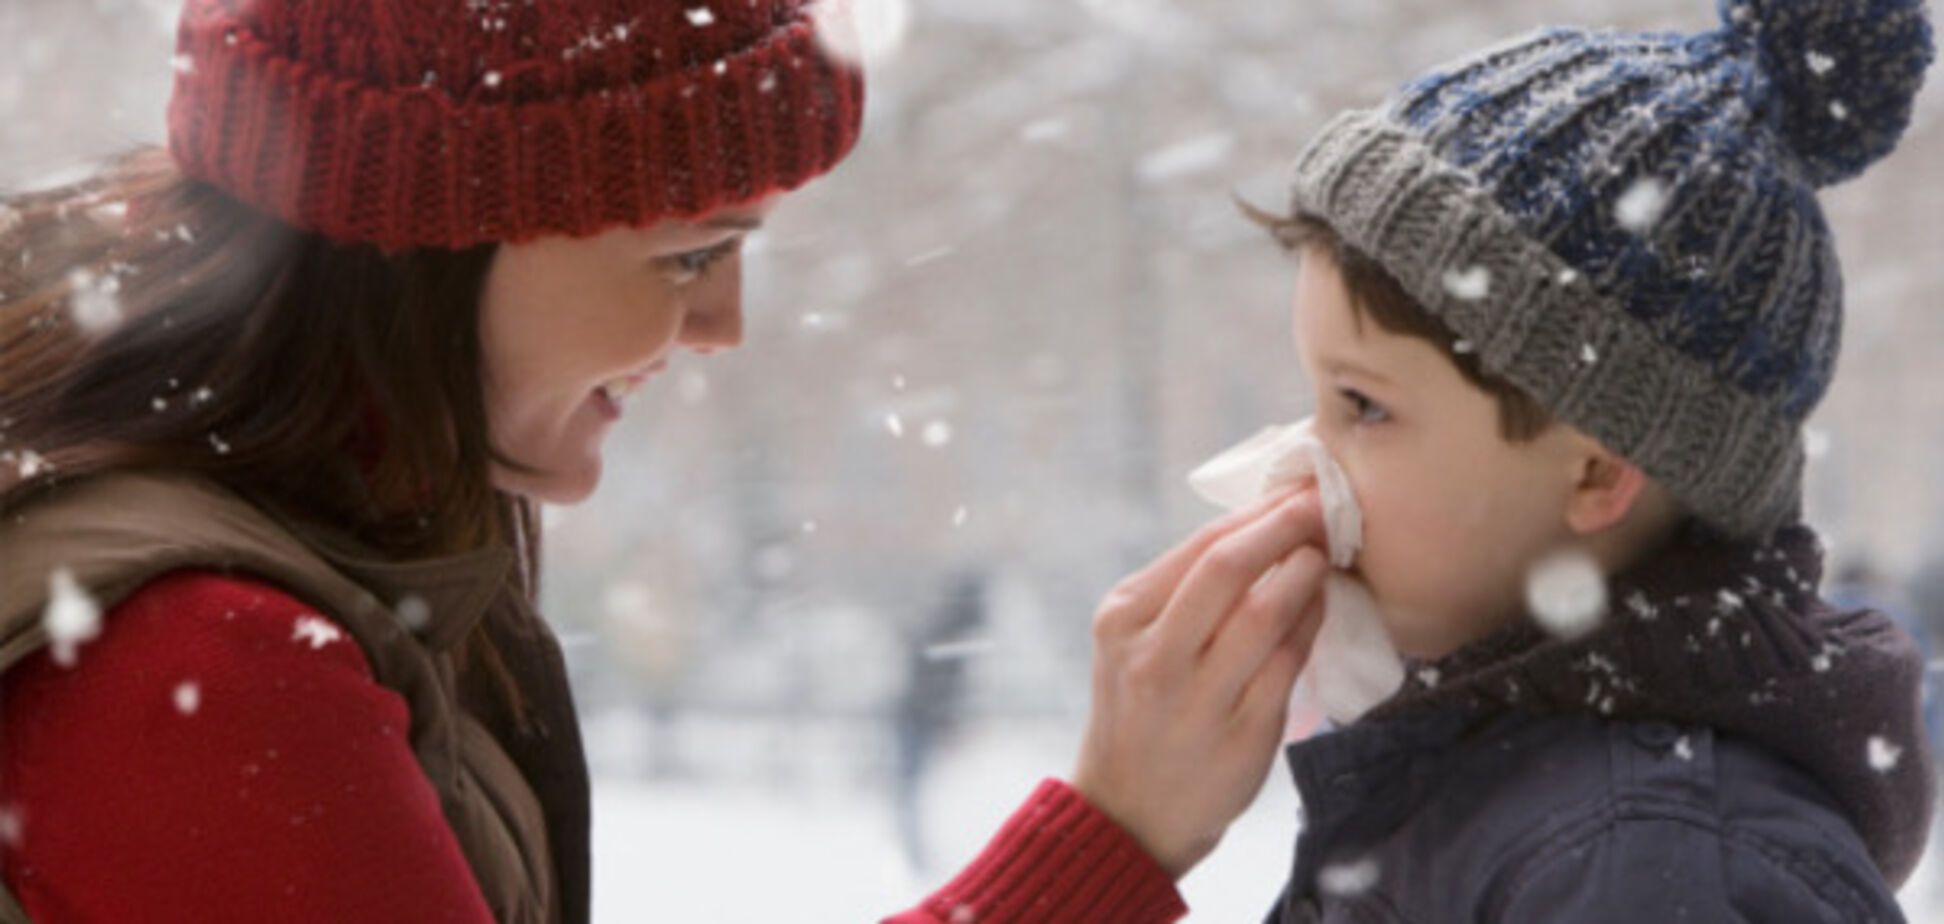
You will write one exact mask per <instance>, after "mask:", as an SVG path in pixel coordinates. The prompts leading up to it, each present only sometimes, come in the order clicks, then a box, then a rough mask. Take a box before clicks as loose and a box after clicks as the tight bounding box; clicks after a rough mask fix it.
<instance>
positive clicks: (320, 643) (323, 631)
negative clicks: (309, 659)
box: [290, 616, 344, 651]
mask: <svg viewBox="0 0 1944 924" xmlns="http://www.w3.org/2000/svg"><path fill="white" fill-rule="evenodd" d="M342 638H344V630H342V629H339V628H338V627H337V626H334V625H332V624H331V621H330V620H328V619H325V618H323V617H321V616H299V617H297V625H296V628H295V629H294V630H293V631H292V632H291V633H290V640H291V641H293V642H309V643H310V646H311V650H312V651H315V650H317V649H319V648H322V647H324V646H325V645H329V644H330V643H332V642H335V641H338V640H339V639H342Z"/></svg>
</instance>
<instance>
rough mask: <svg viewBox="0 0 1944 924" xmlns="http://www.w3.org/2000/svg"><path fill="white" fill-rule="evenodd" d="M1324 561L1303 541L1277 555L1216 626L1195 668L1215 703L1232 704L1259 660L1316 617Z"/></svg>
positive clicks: (1256, 670)
mask: <svg viewBox="0 0 1944 924" xmlns="http://www.w3.org/2000/svg"><path fill="white" fill-rule="evenodd" d="M1328 570H1329V562H1327V561H1325V560H1324V558H1323V553H1322V552H1321V551H1319V550H1318V549H1317V548H1316V547H1315V546H1303V547H1302V548H1299V549H1297V550H1296V551H1295V552H1293V553H1290V555H1289V556H1288V557H1286V558H1284V559H1283V560H1282V562H1281V563H1279V564H1278V565H1277V566H1276V570H1275V571H1273V572H1270V574H1269V576H1268V577H1266V578H1264V579H1263V580H1262V581H1261V582H1260V583H1258V584H1256V586H1255V587H1253V588H1251V589H1250V590H1249V592H1248V596H1247V597H1245V598H1244V599H1243V601H1242V603H1241V604H1240V605H1238V606H1237V607H1236V608H1235V612H1234V613H1232V614H1231V615H1230V616H1229V618H1228V619H1227V621H1225V622H1223V623H1222V625H1221V627H1220V628H1219V629H1217V630H1216V632H1215V637H1214V638H1213V639H1212V640H1210V642H1209V644H1208V650H1207V653H1206V654H1204V655H1203V656H1202V663H1201V665H1200V668H1199V673H1201V674H1203V675H1204V676H1205V677H1206V678H1207V679H1206V683H1207V684H1208V686H1207V692H1208V695H1210V696H1212V697H1214V702H1216V703H1220V704H1222V705H1223V706H1225V707H1227V706H1231V705H1232V704H1234V703H1235V702H1236V700H1237V699H1239V698H1240V697H1241V696H1242V690H1243V688H1245V687H1247V686H1248V685H1249V684H1250V683H1251V682H1252V681H1254V680H1255V678H1256V677H1257V675H1258V674H1259V673H1260V672H1261V670H1262V667H1263V664H1264V663H1265V662H1267V661H1268V660H1269V659H1270V657H1271V656H1272V655H1274V654H1275V653H1276V651H1277V650H1278V649H1279V648H1280V647H1282V645H1281V643H1282V642H1283V640H1285V639H1288V638H1290V637H1292V636H1294V635H1296V634H1298V633H1299V632H1301V631H1302V630H1305V629H1307V630H1308V631H1309V633H1310V635H1311V636H1313V635H1314V633H1315V626H1314V625H1308V626H1306V625H1304V622H1305V620H1308V621H1309V622H1311V623H1317V622H1321V620H1320V618H1318V617H1319V615H1320V614H1321V612H1322V608H1321V607H1320V606H1312V604H1313V603H1316V602H1318V601H1320V600H1321V599H1322V595H1323V579H1324V575H1325V574H1326V573H1327V572H1328Z"/></svg>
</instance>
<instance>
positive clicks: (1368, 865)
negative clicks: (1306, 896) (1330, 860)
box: [1316, 858, 1380, 897]
mask: <svg viewBox="0 0 1944 924" xmlns="http://www.w3.org/2000/svg"><path fill="white" fill-rule="evenodd" d="M1379 872H1380V870H1379V869H1378V866H1377V861H1376V860H1375V859H1371V858H1365V859H1362V860H1358V861H1356V862H1354V863H1335V864H1331V865H1329V866H1325V867H1323V869H1321V870H1319V871H1318V872H1317V874H1316V884H1317V886H1318V887H1319V888H1321V889H1322V890H1323V892H1324V894H1326V895H1334V896H1339V897H1344V896H1351V895H1361V894H1363V893H1365V892H1368V891H1370V888H1371V887H1372V886H1374V885H1376V884H1377V878H1378V873H1379Z"/></svg>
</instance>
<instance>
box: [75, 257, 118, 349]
mask: <svg viewBox="0 0 1944 924" xmlns="http://www.w3.org/2000/svg"><path fill="white" fill-rule="evenodd" d="M67 281H68V290H69V292H70V295H69V298H68V308H69V311H70V313H71V314H72V315H73V316H74V323H76V324H79V325H81V329H82V330H84V331H86V332H88V333H90V334H99V333H103V332H105V331H107V330H108V329H109V328H112V327H114V326H115V325H117V324H120V323H121V321H122V306H121V299H120V297H119V296H118V295H117V293H119V292H120V291H121V280H120V279H119V278H117V277H116V276H114V275H113V274H103V275H96V274H95V273H94V272H93V271H91V270H87V269H76V270H74V271H73V272H71V273H69V274H68V280H67Z"/></svg>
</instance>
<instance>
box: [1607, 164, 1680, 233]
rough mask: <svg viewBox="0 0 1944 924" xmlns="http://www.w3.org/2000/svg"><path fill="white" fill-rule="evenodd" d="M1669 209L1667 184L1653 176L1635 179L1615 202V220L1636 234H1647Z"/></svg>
mask: <svg viewBox="0 0 1944 924" xmlns="http://www.w3.org/2000/svg"><path fill="white" fill-rule="evenodd" d="M1666 209H1667V184H1666V183H1663V182H1661V181H1660V180H1657V179H1654V178H1653V177H1647V178H1645V179H1640V180H1636V181H1634V183H1633V185H1631V186H1629V187H1627V191H1626V192H1624V193H1621V194H1620V199H1619V201H1618V202H1615V203H1614V206H1613V216H1614V220H1616V221H1618V222H1619V223H1620V227H1622V228H1625V229H1626V230H1628V231H1631V232H1633V233H1635V234H1645V233H1646V232H1648V231H1651V230H1653V227H1654V225H1655V224H1658V223H1659V222H1660V217H1661V213H1662V212H1663V211H1666Z"/></svg>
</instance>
